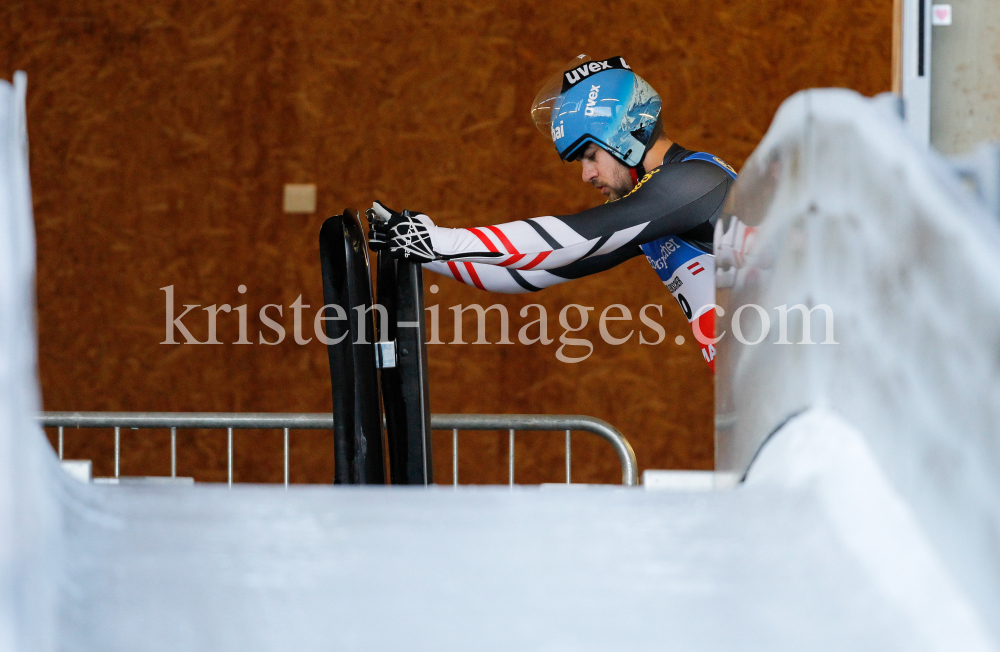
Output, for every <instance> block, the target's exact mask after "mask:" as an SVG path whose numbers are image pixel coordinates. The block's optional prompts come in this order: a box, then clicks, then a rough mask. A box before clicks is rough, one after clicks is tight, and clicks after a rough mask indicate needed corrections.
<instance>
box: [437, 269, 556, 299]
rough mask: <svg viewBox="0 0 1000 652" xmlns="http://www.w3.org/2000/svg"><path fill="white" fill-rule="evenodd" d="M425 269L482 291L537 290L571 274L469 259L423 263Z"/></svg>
mask: <svg viewBox="0 0 1000 652" xmlns="http://www.w3.org/2000/svg"><path fill="white" fill-rule="evenodd" d="M424 269H428V270H430V271H432V272H437V273H438V274H442V275H444V276H447V277H449V278H453V279H455V280H456V281H459V282H460V283H465V284H466V285H471V286H473V287H477V288H479V289H480V290H486V291H487V292H502V293H504V294H520V293H524V292H537V291H538V290H541V289H544V288H547V287H551V286H553V285H557V284H559V283H565V282H566V281H569V280H570V277H561V276H556V275H555V274H552V273H550V272H547V271H543V270H529V271H524V272H521V271H518V270H514V269H510V268H506V267H497V266H496V265H484V264H482V263H474V262H469V261H448V262H444V261H435V262H433V263H424Z"/></svg>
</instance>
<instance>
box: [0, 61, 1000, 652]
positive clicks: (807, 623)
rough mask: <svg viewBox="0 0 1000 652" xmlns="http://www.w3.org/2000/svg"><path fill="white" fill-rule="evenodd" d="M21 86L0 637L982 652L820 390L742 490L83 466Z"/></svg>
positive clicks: (15, 99) (870, 462) (0, 434)
mask: <svg viewBox="0 0 1000 652" xmlns="http://www.w3.org/2000/svg"><path fill="white" fill-rule="evenodd" d="M23 82H24V79H23V78H19V85H18V87H17V89H13V88H11V87H10V86H5V85H0V166H3V167H2V168H0V652H6V651H7V650H11V651H15V650H16V651H22V650H25V651H32V652H34V651H39V652H40V651H46V652H48V651H53V650H57V649H58V650H66V651H71V652H74V651H80V652H98V651H100V652H116V651H119V650H120V651H122V652H125V651H126V650H127V651H130V652H131V651H134V650H164V651H166V650H170V651H172V652H173V651H176V650H206V651H208V650H211V651H213V652H226V651H233V652H237V651H238V652H245V651H248V650H269V651H270V650H273V651H279V650H280V651H288V650H296V651H300V652H307V651H310V650H324V651H325V650H381V649H406V650H423V649H433V650H539V651H546V652H561V651H570V650H581V651H582V650H595V651H596V650H621V649H631V650H678V651H698V650H705V651H708V650H733V649H739V650H761V651H764V650H767V651H782V650H788V651H795V652H799V651H802V650H817V651H823V650H831V651H832V650H879V651H892V650H906V651H920V650H942V651H943V650H953V649H963V650H983V649H993V648H991V642H990V641H989V639H988V638H987V635H986V634H984V632H983V628H982V626H981V625H980V623H979V620H978V616H977V614H976V612H975V611H974V610H973V608H972V607H971V606H970V604H971V603H970V601H969V600H967V599H966V597H965V595H964V594H963V593H962V592H961V591H960V589H959V588H958V587H957V585H956V583H955V582H954V581H953V580H952V579H951V577H950V576H949V574H948V572H949V571H948V570H947V565H946V564H944V563H942V559H941V558H940V557H938V556H937V554H936V552H935V547H934V546H932V545H931V544H930V542H929V540H928V539H927V538H926V537H925V536H924V534H923V530H922V528H921V525H920V524H919V523H918V522H917V520H916V519H915V518H914V517H913V514H914V512H913V511H912V510H911V509H910V505H909V503H907V501H906V500H905V496H906V495H905V494H904V493H896V492H895V490H894V489H893V485H892V484H891V483H890V482H888V481H887V480H886V478H885V477H884V476H883V474H882V472H881V467H880V465H879V464H877V463H876V462H875V458H874V457H873V456H872V455H871V454H870V453H869V448H868V446H867V444H866V442H867V441H868V440H869V439H870V438H871V436H872V433H871V432H870V431H865V432H864V434H863V435H862V434H860V433H859V432H858V431H857V430H856V429H854V428H853V427H852V426H850V425H849V424H848V423H847V422H846V421H845V420H844V419H843V418H842V417H840V416H838V415H837V414H834V413H831V412H829V411H824V410H818V411H811V412H807V413H805V414H803V415H802V416H801V417H800V418H798V419H796V420H793V421H791V422H789V424H787V426H786V427H785V428H784V429H782V430H781V431H779V432H778V433H777V434H775V435H774V436H773V437H772V438H771V439H770V441H769V443H768V444H767V445H766V446H765V447H764V448H763V449H762V450H761V452H760V454H759V456H758V460H757V464H756V466H755V467H754V468H753V472H752V473H751V475H750V478H749V480H748V481H747V482H746V483H744V484H743V485H741V486H739V487H738V488H736V489H734V490H730V491H695V492H644V491H640V490H635V489H624V488H615V487H600V488H586V489H572V490H559V489H555V488H553V489H552V490H545V491H541V490H538V489H526V488H525V489H515V490H513V491H510V490H507V489H506V488H492V489H471V488H462V489H461V490H458V491H455V490H452V489H451V488H434V489H430V490H426V489H420V488H409V489H408V488H344V487H336V488H335V487H329V486H328V487H292V488H291V489H290V490H288V491H285V490H284V489H282V488H281V487H277V486H237V487H235V488H234V489H232V490H229V489H227V488H225V487H223V486H208V485H199V486H193V487H170V486H151V487H142V486H135V485H132V486H129V485H121V486H98V485H93V484H82V483H79V482H77V481H75V480H73V479H71V478H70V477H69V476H68V475H66V474H65V473H63V472H62V471H61V470H60V468H59V465H58V462H57V460H56V458H55V454H54V453H53V451H52V450H51V448H50V447H49V446H48V444H47V443H46V442H45V440H44V436H43V434H42V433H41V431H40V430H39V428H38V427H37V426H36V425H35V424H34V422H33V419H32V417H33V415H34V414H35V413H36V412H37V410H38V406H39V401H38V384H37V378H36V372H35V359H36V354H35V335H34V328H33V324H32V323H31V319H32V316H33V308H32V305H33V298H32V293H31V287H32V285H31V283H32V274H33V244H32V238H31V228H32V225H31V211H30V208H31V204H30V196H29V191H28V183H27V156H26V147H25V145H26V142H25V137H24V134H25V132H24V128H23V126H24V124H23V123H24V113H23V109H24V103H23V99H24V86H23ZM875 434H876V435H877V434H879V433H875ZM900 445H904V446H905V445H906V441H905V440H903V441H902V442H901V444H900ZM897 553H898V554H897Z"/></svg>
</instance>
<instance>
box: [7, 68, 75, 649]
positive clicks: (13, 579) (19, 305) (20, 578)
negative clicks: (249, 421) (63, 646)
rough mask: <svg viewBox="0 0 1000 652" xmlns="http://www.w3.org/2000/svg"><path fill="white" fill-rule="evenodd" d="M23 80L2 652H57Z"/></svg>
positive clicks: (54, 554)
mask: <svg viewBox="0 0 1000 652" xmlns="http://www.w3.org/2000/svg"><path fill="white" fill-rule="evenodd" d="M26 86H27V76H26V75H25V74H24V73H23V72H18V73H16V74H15V75H14V84H13V85H11V84H9V83H8V82H6V81H3V80H0V650H31V651H35V650H54V649H56V635H57V627H56V621H57V619H56V610H57V600H56V587H57V581H58V580H57V576H56V572H57V571H56V570H55V569H56V568H57V563H56V560H57V559H58V553H59V529H58V525H59V522H58V513H59V512H58V509H57V502H56V499H55V493H54V492H55V491H57V489H56V488H57V487H59V486H60V481H59V479H58V478H56V477H54V476H55V474H57V473H60V471H59V468H58V466H57V465H56V464H55V460H54V459H53V455H52V451H51V448H50V447H49V445H48V443H47V442H46V441H45V440H44V434H43V433H42V431H41V429H40V428H39V427H38V425H37V424H36V423H35V421H34V415H35V414H37V413H38V411H39V409H40V407H39V406H40V401H39V391H38V380H37V372H36V367H37V356H36V348H35V342H36V337H35V324H34V314H35V300H34V293H33V287H34V283H33V281H34V274H35V234H34V223H33V221H32V215H31V189H30V185H29V181H28V134H27V129H26V123H25V105H24V100H25V90H26Z"/></svg>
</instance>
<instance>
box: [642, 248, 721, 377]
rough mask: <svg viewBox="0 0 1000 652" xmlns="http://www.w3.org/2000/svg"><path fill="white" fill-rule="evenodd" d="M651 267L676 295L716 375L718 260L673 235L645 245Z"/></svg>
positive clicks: (675, 297) (644, 251) (702, 352)
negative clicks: (716, 270) (716, 261)
mask: <svg viewBox="0 0 1000 652" xmlns="http://www.w3.org/2000/svg"><path fill="white" fill-rule="evenodd" d="M642 252H643V253H644V254H646V259H647V260H648V261H649V264H650V265H652V266H653V269H654V270H656V274H657V276H659V277H660V280H661V281H663V284H664V285H666V286H667V289H668V290H670V294H672V295H673V296H674V299H676V300H677V303H678V304H679V305H680V307H681V310H683V311H684V316H685V317H687V319H688V323H690V324H691V330H692V332H693V333H694V335H695V339H696V340H698V344H699V345H700V346H701V354H702V355H703V356H704V357H705V361H706V362H707V363H708V366H709V368H710V369H711V370H712V372H713V373H714V372H715V346H714V345H713V344H712V343H711V342H710V341H709V340H710V339H714V337H715V310H714V309H713V308H712V306H713V305H714V304H715V258H714V257H713V256H712V254H706V253H705V252H704V251H701V250H700V249H698V248H696V247H693V246H692V245H690V244H688V243H687V242H685V241H683V240H681V239H680V238H678V237H677V236H674V235H671V236H667V237H665V238H660V239H659V240H654V241H652V242H649V243H647V244H644V245H642Z"/></svg>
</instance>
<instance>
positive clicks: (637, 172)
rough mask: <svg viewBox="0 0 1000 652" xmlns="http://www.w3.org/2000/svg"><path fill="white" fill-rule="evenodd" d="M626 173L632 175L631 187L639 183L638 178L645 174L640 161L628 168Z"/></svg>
mask: <svg viewBox="0 0 1000 652" xmlns="http://www.w3.org/2000/svg"><path fill="white" fill-rule="evenodd" d="M628 173H629V175H630V176H631V177H632V187H633V188H635V187H636V186H637V185H639V179H641V178H642V177H644V176H646V168H644V167H642V163H640V164H639V165H637V166H635V167H634V168H629V169H628Z"/></svg>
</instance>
